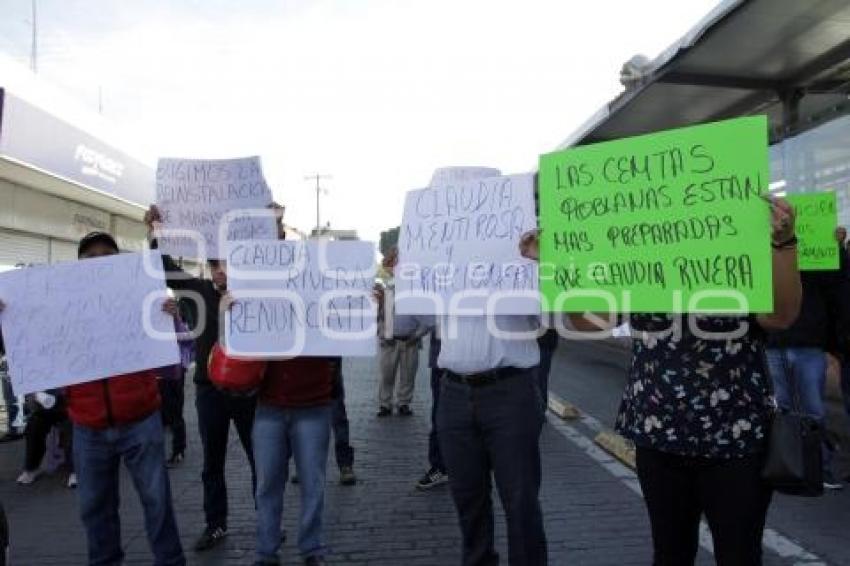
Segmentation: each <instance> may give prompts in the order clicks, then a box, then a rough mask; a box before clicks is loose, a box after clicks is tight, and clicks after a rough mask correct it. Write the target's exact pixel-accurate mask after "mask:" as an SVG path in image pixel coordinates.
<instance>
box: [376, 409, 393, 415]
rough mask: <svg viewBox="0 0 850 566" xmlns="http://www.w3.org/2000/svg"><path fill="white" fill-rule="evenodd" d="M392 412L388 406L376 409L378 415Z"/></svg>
mask: <svg viewBox="0 0 850 566" xmlns="http://www.w3.org/2000/svg"><path fill="white" fill-rule="evenodd" d="M392 414H393V410H392V409H390V408H389V407H381V408H380V409H378V416H379V417H389V416H390V415H392Z"/></svg>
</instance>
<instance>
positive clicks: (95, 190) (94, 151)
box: [0, 87, 155, 219]
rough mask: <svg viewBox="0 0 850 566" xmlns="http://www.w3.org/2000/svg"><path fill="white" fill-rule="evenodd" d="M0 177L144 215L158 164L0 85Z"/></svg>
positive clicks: (126, 213)
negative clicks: (144, 159) (124, 149)
mask: <svg viewBox="0 0 850 566" xmlns="http://www.w3.org/2000/svg"><path fill="white" fill-rule="evenodd" d="M0 178H2V179H7V180H9V181H12V182H13V183H18V184H22V185H24V186H28V187H32V188H36V189H38V190H41V191H43V192H46V193H49V194H53V195H56V196H60V197H63V198H67V199H71V200H75V201H78V202H81V203H84V204H87V205H90V206H96V207H98V208H101V209H104V210H107V211H110V212H113V213H116V214H122V215H124V216H128V217H130V218H139V219H140V218H141V215H142V212H143V210H144V208H143V207H144V206H146V205H147V203H150V202H153V199H154V183H155V173H154V170H153V169H152V168H151V167H149V166H147V165H146V164H144V163H142V162H140V161H138V160H137V159H135V158H133V157H130V156H129V155H127V154H126V153H125V152H123V151H121V150H119V149H117V148H115V147H114V146H112V145H110V144H108V143H106V142H104V141H103V140H101V139H99V138H97V137H95V136H94V135H92V134H90V133H88V132H86V131H84V130H82V129H80V128H79V127H77V126H76V125H73V124H71V123H69V122H67V121H66V120H64V119H63V118H62V117H59V116H55V115H53V114H51V113H49V112H48V111H46V110H44V109H42V108H39V107H38V106H36V105H34V104H31V103H30V102H28V101H26V100H24V99H23V98H21V97H20V96H17V95H15V94H12V93H10V92H9V91H8V90H6V89H4V88H2V87H0Z"/></svg>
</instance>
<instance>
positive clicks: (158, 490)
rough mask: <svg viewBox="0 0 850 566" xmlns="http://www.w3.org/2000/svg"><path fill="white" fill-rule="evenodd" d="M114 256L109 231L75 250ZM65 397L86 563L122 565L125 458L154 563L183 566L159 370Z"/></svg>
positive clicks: (87, 386) (78, 388) (75, 389)
mask: <svg viewBox="0 0 850 566" xmlns="http://www.w3.org/2000/svg"><path fill="white" fill-rule="evenodd" d="M117 253H118V244H117V243H116V242H115V240H114V239H113V238H112V236H110V235H109V234H106V233H104V232H92V233H90V234H88V235H87V236H86V237H84V238H83V239H82V240H80V243H79V247H78V257H79V258H81V259H85V258H95V257H101V256H108V255H112V254H117ZM2 309H3V304H2V302H0V310H2ZM65 391H66V402H67V407H68V414H69V416H70V419H71V421H72V422H73V424H74V465H75V467H76V472H77V478H78V482H79V483H78V485H79V489H78V494H79V501H80V514H81V516H82V520H83V524H84V526H85V529H86V535H87V539H88V554H89V563H90V564H120V563H122V561H123V559H124V551H123V550H122V547H121V530H120V517H119V510H118V499H119V498H118V492H119V486H118V471H119V466H120V464H121V461H122V460H123V462H124V465H125V466H126V467H127V469H128V470H129V472H130V475H131V477H132V478H133V485H134V486H135V488H136V491H137V492H138V495H139V499H140V501H141V504H142V508H143V509H144V514H145V530H146V531H147V535H148V541H149V542H150V545H151V550H152V551H153V554H154V563H155V564H157V565H162V566H165V565H180V564H185V563H186V560H185V558H184V557H183V549H182V547H181V544H180V535H179V533H178V531H177V523H176V521H175V518H174V510H173V507H172V502H171V488H170V484H169V480H168V473H167V471H166V467H165V438H164V435H163V430H162V421H161V417H160V414H159V405H160V399H159V392H158V390H157V384H156V374H155V372H154V371H153V370H146V371H139V372H135V373H130V374H125V375H118V376H114V377H109V378H107V379H99V380H96V381H89V382H87V383H82V384H78V385H71V386H69V387H67V388H66V390H65Z"/></svg>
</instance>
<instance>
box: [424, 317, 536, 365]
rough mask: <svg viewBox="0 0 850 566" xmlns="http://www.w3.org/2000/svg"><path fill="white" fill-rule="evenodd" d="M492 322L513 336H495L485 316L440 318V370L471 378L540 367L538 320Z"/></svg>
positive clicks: (509, 319)
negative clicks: (509, 368)
mask: <svg viewBox="0 0 850 566" xmlns="http://www.w3.org/2000/svg"><path fill="white" fill-rule="evenodd" d="M450 318H451V320H450ZM490 318H491V324H492V325H493V326H495V327H496V328H497V329H499V330H500V331H502V332H503V333H511V334H512V336H494V334H493V333H492V332H491V328H490V327H489V326H488V317H486V316H456V317H449V316H441V317H439V320H440V339H441V344H440V356H439V358H437V367H439V368H442V369H447V370H449V371H451V372H454V373H459V374H471V373H479V372H482V371H489V370H493V369H498V368H503V367H517V368H530V367H534V366H536V365H538V364H539V363H540V349H539V348H538V346H537V338H536V331H537V329H538V328H539V327H540V318H539V317H538V316H530V315H529V316H525V315H495V316H493V317H490ZM452 325H455V326H454V328H452Z"/></svg>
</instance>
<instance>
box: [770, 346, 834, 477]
mask: <svg viewBox="0 0 850 566" xmlns="http://www.w3.org/2000/svg"><path fill="white" fill-rule="evenodd" d="M767 363H768V368H769V369H770V376H771V378H772V382H773V390H774V395H775V396H776V403H777V404H778V405H779V407H780V408H782V409H785V410H788V409H791V408H792V407H793V406H794V391H793V390H792V388H791V384H792V383H793V384H794V385H795V386H796V387H795V388H796V394H797V395H798V396H799V403H800V407H799V408H800V412H802V413H803V414H806V415H808V416H810V417H812V418H814V419H817V420H818V421H819V422H820V423H821V424H824V423H825V421H826V405H825V402H824V399H825V396H826V354H824V351H823V350H821V349H820V348H781V349H780V348H770V349H769V350H767ZM789 371H790V373H791V375H790V376H789V375H788V373H789ZM789 377H790V379H789ZM823 465H824V467H823V469H824V473H825V474H827V475H829V474H830V473H831V469H832V453H831V450H830V449H829V447H828V446H827V445H826V443H825V442H824V446H823Z"/></svg>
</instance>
